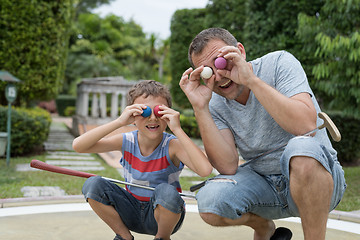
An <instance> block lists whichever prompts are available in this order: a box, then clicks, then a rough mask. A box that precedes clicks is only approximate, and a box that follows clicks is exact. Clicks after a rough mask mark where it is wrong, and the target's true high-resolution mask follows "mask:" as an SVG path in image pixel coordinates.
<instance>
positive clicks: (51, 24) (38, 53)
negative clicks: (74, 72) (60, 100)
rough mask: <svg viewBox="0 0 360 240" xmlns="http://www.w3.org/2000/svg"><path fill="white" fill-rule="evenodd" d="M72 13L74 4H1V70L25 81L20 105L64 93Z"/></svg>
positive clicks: (0, 87) (1, 85)
mask: <svg viewBox="0 0 360 240" xmlns="http://www.w3.org/2000/svg"><path fill="white" fill-rule="evenodd" d="M72 10H73V6H72V0H63V1H37V0H34V1H18V2H16V4H15V3H14V2H13V1H11V0H1V8H0V36H1V41H0V69H4V70H7V71H9V72H10V73H11V74H13V75H14V76H16V77H17V78H19V79H20V80H22V84H20V85H19V88H18V91H19V93H18V97H17V105H20V104H21V105H24V106H26V105H29V104H31V102H32V101H34V100H50V99H52V98H54V97H55V96H56V95H57V94H58V92H59V91H60V90H61V88H62V80H63V76H64V70H65V61H66V57H67V48H68V40H69V27H70V24H71V21H72V16H73V15H72ZM4 87H5V83H3V82H0V91H1V92H4ZM6 103H7V102H6V100H5V99H4V97H3V95H1V98H0V104H6Z"/></svg>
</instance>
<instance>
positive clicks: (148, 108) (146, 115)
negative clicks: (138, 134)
mask: <svg viewBox="0 0 360 240" xmlns="http://www.w3.org/2000/svg"><path fill="white" fill-rule="evenodd" d="M150 115H151V108H150V107H149V106H146V108H145V109H143V113H142V114H141V116H143V117H149V116H150Z"/></svg>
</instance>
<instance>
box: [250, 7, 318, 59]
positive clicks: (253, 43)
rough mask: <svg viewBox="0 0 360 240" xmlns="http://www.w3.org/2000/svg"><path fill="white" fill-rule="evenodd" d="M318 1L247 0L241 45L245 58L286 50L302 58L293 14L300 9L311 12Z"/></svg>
mask: <svg viewBox="0 0 360 240" xmlns="http://www.w3.org/2000/svg"><path fill="white" fill-rule="evenodd" d="M322 5H323V0H314V1H308V0H302V1H282V0H270V1H269V0H247V1H246V5H245V7H246V17H247V18H246V23H245V27H244V34H245V41H244V45H245V49H246V53H247V57H248V59H249V60H251V59H255V58H257V57H260V56H262V55H264V54H265V53H267V52H272V51H275V50H287V51H289V52H291V53H293V54H294V55H295V56H296V57H298V58H299V59H300V60H302V56H301V51H302V48H303V46H302V45H301V44H300V43H301V42H300V39H299V38H297V36H296V29H297V25H298V19H297V16H298V14H299V13H300V12H302V13H305V14H309V15H315V14H316V12H318V11H319V10H320V8H321V6H322Z"/></svg>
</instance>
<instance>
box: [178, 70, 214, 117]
mask: <svg viewBox="0 0 360 240" xmlns="http://www.w3.org/2000/svg"><path fill="white" fill-rule="evenodd" d="M203 69H204V66H200V67H198V68H196V69H195V70H193V69H192V68H189V69H187V70H186V71H185V72H184V73H183V75H182V77H181V79H180V82H179V85H180V88H181V89H182V90H183V92H184V93H185V95H186V97H187V98H188V99H189V101H190V103H191V105H192V106H193V108H194V110H195V111H196V110H197V109H199V110H202V109H204V108H205V107H208V105H209V101H210V99H211V94H212V90H213V88H214V84H215V75H212V76H211V77H210V78H209V79H206V80H204V82H205V84H206V85H203V84H201V78H200V73H201V71H202V70H203Z"/></svg>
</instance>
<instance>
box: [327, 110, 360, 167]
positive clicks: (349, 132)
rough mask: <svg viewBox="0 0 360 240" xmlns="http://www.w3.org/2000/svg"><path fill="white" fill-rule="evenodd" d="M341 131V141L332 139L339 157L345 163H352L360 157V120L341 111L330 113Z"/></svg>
mask: <svg viewBox="0 0 360 240" xmlns="http://www.w3.org/2000/svg"><path fill="white" fill-rule="evenodd" d="M329 117H330V118H331V119H332V120H333V122H334V123H335V125H336V126H337V128H338V129H339V131H340V133H341V141H340V142H334V141H333V140H331V141H332V144H333V147H334V148H335V149H336V151H337V152H338V159H339V161H340V162H341V163H342V164H344V165H352V164H353V163H355V162H356V161H357V160H358V159H359V158H360V150H359V146H360V136H359V133H360V120H359V119H356V118H353V117H349V116H345V115H343V114H341V113H329Z"/></svg>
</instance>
